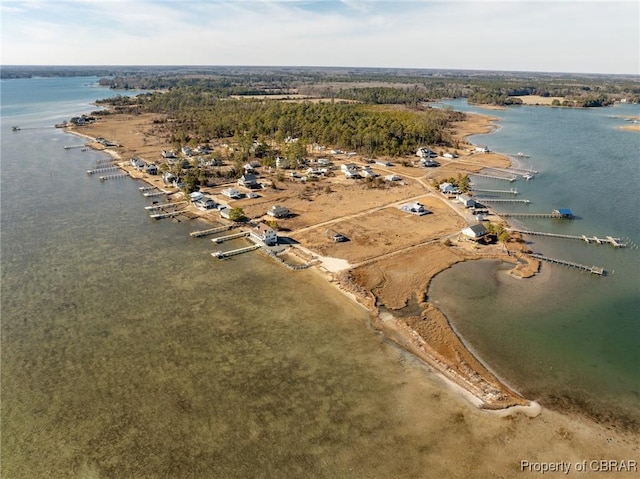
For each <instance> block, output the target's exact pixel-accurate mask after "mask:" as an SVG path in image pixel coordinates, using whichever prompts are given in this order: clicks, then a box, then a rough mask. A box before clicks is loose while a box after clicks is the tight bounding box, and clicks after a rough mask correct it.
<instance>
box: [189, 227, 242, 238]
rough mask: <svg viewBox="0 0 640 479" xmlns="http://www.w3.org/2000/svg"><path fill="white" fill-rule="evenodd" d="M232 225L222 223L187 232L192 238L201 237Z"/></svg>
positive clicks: (219, 231)
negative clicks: (215, 226)
mask: <svg viewBox="0 0 640 479" xmlns="http://www.w3.org/2000/svg"><path fill="white" fill-rule="evenodd" d="M233 227H234V225H224V226H218V227H217V228H209V229H207V230H199V231H192V232H191V233H189V236H191V237H192V238H201V237H202V236H209V235H214V234H216V233H222V232H223V231H228V230H230V229H231V228H233Z"/></svg>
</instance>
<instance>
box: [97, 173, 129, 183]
mask: <svg viewBox="0 0 640 479" xmlns="http://www.w3.org/2000/svg"><path fill="white" fill-rule="evenodd" d="M128 176H129V173H119V174H115V175H105V176H101V177H100V181H107V180H117V179H119V178H126V177H128Z"/></svg>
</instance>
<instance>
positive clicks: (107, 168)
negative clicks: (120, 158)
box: [87, 166, 120, 175]
mask: <svg viewBox="0 0 640 479" xmlns="http://www.w3.org/2000/svg"><path fill="white" fill-rule="evenodd" d="M119 169H120V167H118V166H103V167H100V168H94V169H93V170H87V175H94V174H96V173H106V172H108V171H116V170H119Z"/></svg>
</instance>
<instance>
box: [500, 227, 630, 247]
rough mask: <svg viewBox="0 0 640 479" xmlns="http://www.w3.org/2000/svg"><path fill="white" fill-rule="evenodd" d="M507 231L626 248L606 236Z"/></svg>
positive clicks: (617, 240)
mask: <svg viewBox="0 0 640 479" xmlns="http://www.w3.org/2000/svg"><path fill="white" fill-rule="evenodd" d="M508 231H510V232H514V233H521V234H525V235H533V236H547V237H549V238H563V239H571V240H580V241H584V242H585V243H587V244H610V245H611V246H613V247H614V248H626V247H627V244H626V243H623V242H622V240H621V239H620V238H614V237H612V236H606V237H604V238H598V237H597V236H586V235H563V234H559V233H545V232H543V231H528V230H519V229H514V228H509V229H508Z"/></svg>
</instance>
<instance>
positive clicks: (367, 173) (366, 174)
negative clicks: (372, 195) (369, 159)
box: [360, 166, 380, 178]
mask: <svg viewBox="0 0 640 479" xmlns="http://www.w3.org/2000/svg"><path fill="white" fill-rule="evenodd" d="M360 173H362V176H363V177H365V178H369V177H371V178H375V177H376V176H380V175H378V173H375V172H374V171H373V170H372V169H371V167H369V166H363V167H362V168H360Z"/></svg>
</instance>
